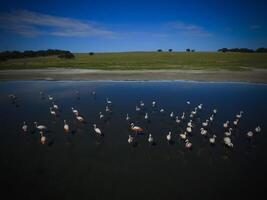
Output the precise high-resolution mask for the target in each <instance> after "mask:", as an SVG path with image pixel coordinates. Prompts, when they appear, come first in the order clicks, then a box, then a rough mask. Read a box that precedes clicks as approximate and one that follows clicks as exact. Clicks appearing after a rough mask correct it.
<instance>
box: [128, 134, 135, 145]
mask: <svg viewBox="0 0 267 200" xmlns="http://www.w3.org/2000/svg"><path fill="white" fill-rule="evenodd" d="M133 140H134V137H133V136H131V135H129V138H128V143H129V144H131V143H132V142H133Z"/></svg>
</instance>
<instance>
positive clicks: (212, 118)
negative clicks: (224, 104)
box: [210, 114, 214, 122]
mask: <svg viewBox="0 0 267 200" xmlns="http://www.w3.org/2000/svg"><path fill="white" fill-rule="evenodd" d="M213 120H214V115H213V114H212V115H211V116H210V121H211V122H213Z"/></svg>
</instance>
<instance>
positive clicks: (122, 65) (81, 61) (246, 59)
mask: <svg viewBox="0 0 267 200" xmlns="http://www.w3.org/2000/svg"><path fill="white" fill-rule="evenodd" d="M52 67H56V68H80V69H101V70H155V69H172V70H175V69H179V70H186V69H190V70H194V69H199V70H219V69H222V70H231V71H241V70H249V69H252V68H259V69H267V53H219V52H218V53H217V52H194V53H193V52H126V53H96V54H95V55H89V54H87V53H79V54H75V59H63V58H58V57H57V56H51V57H36V58H23V59H11V60H8V61H4V62H0V69H2V70H3V69H42V68H52Z"/></svg>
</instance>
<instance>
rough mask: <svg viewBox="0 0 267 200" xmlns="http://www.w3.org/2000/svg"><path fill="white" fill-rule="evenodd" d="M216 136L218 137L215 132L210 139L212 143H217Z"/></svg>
mask: <svg viewBox="0 0 267 200" xmlns="http://www.w3.org/2000/svg"><path fill="white" fill-rule="evenodd" d="M215 138H216V135H214V134H213V136H212V137H211V138H210V139H209V141H210V143H211V144H215Z"/></svg>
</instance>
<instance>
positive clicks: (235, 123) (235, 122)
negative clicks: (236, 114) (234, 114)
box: [233, 118, 239, 126]
mask: <svg viewBox="0 0 267 200" xmlns="http://www.w3.org/2000/svg"><path fill="white" fill-rule="evenodd" d="M238 122H239V119H238V118H237V119H236V120H235V121H234V122H233V124H234V125H235V126H237V125H238Z"/></svg>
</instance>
